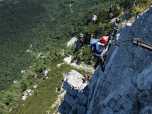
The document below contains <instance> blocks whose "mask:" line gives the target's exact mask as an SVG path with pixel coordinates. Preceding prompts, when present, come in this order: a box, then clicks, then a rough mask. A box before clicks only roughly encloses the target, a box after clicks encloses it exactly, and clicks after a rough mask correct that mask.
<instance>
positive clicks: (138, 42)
mask: <svg viewBox="0 0 152 114" xmlns="http://www.w3.org/2000/svg"><path fill="white" fill-rule="evenodd" d="M126 41H131V42H132V43H133V44H136V45H140V46H142V47H144V48H147V49H150V50H152V45H151V44H149V43H147V42H144V41H142V40H140V39H139V38H130V39H127V40H122V41H119V42H111V43H110V44H113V45H117V46H119V45H118V43H121V42H126Z"/></svg>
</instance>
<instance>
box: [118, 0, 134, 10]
mask: <svg viewBox="0 0 152 114" xmlns="http://www.w3.org/2000/svg"><path fill="white" fill-rule="evenodd" d="M132 2H133V1H132V0H121V4H120V6H121V7H122V8H124V9H127V8H129V7H130V6H131V4H132Z"/></svg>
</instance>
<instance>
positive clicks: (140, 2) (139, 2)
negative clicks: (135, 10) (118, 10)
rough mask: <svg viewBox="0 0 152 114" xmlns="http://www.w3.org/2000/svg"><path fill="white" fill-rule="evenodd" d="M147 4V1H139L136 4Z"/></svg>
mask: <svg viewBox="0 0 152 114" xmlns="http://www.w3.org/2000/svg"><path fill="white" fill-rule="evenodd" d="M147 2H148V0H139V1H138V4H142V3H147Z"/></svg>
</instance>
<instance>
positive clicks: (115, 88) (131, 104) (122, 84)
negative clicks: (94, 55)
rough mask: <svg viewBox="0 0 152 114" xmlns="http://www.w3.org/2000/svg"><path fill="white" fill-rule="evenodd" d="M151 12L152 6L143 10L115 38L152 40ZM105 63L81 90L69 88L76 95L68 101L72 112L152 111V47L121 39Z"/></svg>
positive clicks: (114, 113) (140, 113)
mask: <svg viewBox="0 0 152 114" xmlns="http://www.w3.org/2000/svg"><path fill="white" fill-rule="evenodd" d="M151 15H152V8H150V9H149V10H147V11H145V12H144V13H142V15H140V16H139V18H138V19H136V21H135V22H134V23H133V24H131V23H127V24H122V26H121V28H120V29H119V30H118V31H117V33H116V35H115V40H114V41H123V40H127V39H130V38H140V39H141V40H143V41H145V42H147V43H149V44H152V29H151V28H152V16H151ZM104 64H105V71H104V72H102V71H101V68H100V66H98V67H97V68H96V71H95V72H94V74H93V75H92V78H91V80H90V82H89V84H88V85H87V86H83V89H81V93H78V92H79V91H80V89H79V87H78V86H77V87H76V88H77V89H75V91H76V90H77V92H76V93H74V94H72V93H71V90H67V89H66V90H67V93H68V94H70V95H71V96H73V98H75V99H72V100H74V104H73V105H72V107H70V106H69V105H68V103H66V104H67V105H68V106H69V107H70V108H68V111H69V112H70V114H74V113H77V114H151V113H152V77H151V76H152V52H151V50H148V49H145V48H143V47H141V46H135V45H133V44H132V42H131V41H126V42H122V43H119V46H116V45H111V47H110V49H109V52H108V54H107V57H106V59H105V63H104ZM67 79H69V80H70V78H67ZM71 79H73V80H75V79H74V78H71ZM75 81H76V82H77V80H75ZM65 82H68V80H65ZM71 82H72V81H71ZM70 85H72V84H70ZM74 85H77V84H74ZM82 85H83V84H82ZM70 89H71V88H70ZM69 91H70V92H69ZM85 98H87V99H85ZM69 99H70V98H69ZM72 100H71V101H72ZM65 102H66V101H65ZM66 104H64V105H66ZM61 107H65V106H61ZM65 110H66V109H65ZM61 114H62V113H61ZM63 114H64V113H63Z"/></svg>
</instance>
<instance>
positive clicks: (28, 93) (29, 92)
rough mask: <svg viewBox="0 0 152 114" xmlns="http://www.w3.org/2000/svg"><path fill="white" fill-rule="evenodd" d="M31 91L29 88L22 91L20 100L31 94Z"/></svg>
mask: <svg viewBox="0 0 152 114" xmlns="http://www.w3.org/2000/svg"><path fill="white" fill-rule="evenodd" d="M32 93H33V90H31V89H28V90H26V91H24V93H23V96H22V100H25V99H26V98H27V97H28V95H30V96H31V95H32Z"/></svg>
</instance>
